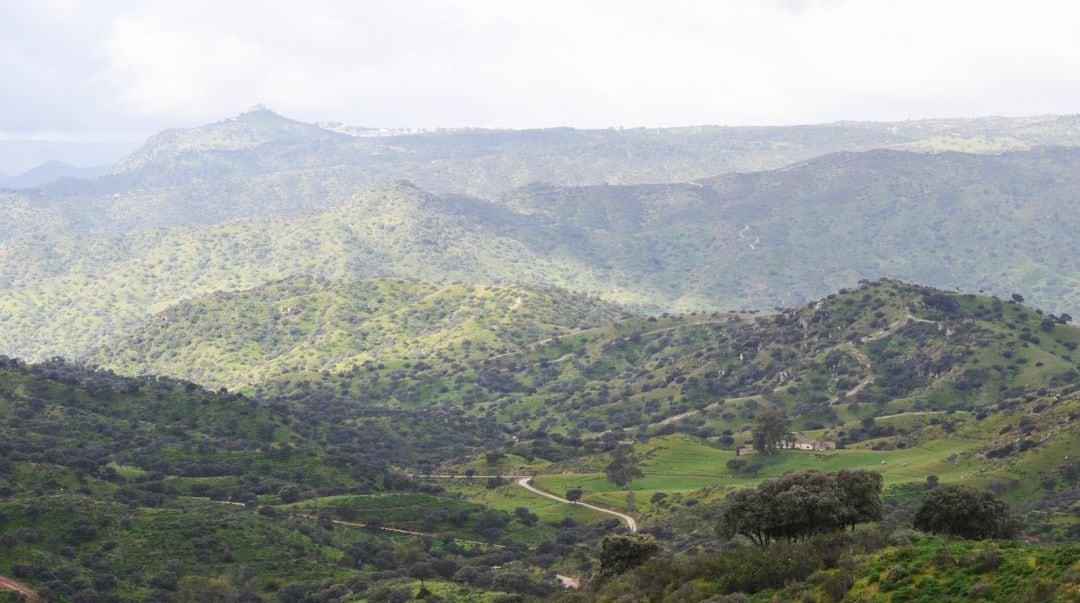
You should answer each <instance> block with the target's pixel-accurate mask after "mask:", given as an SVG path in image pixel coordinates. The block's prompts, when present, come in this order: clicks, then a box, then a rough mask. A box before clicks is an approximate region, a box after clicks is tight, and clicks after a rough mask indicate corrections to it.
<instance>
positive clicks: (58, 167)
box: [0, 161, 105, 189]
mask: <svg viewBox="0 0 1080 603" xmlns="http://www.w3.org/2000/svg"><path fill="white" fill-rule="evenodd" d="M104 169H105V168H103V167H75V166H73V165H71V164H70V163H64V162H63V161H48V162H46V163H43V164H41V165H39V166H37V167H36V168H33V169H30V170H27V171H25V172H23V173H21V174H19V175H18V176H9V177H7V178H0V187H3V188H11V189H22V188H37V187H39V186H41V185H43V184H48V183H50V182H55V181H57V180H61V179H63V178H93V177H94V176H97V175H98V174H100V173H102V171H104Z"/></svg>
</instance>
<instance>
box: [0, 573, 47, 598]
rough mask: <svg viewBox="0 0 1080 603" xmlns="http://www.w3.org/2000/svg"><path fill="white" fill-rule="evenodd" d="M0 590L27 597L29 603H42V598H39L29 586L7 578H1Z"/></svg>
mask: <svg viewBox="0 0 1080 603" xmlns="http://www.w3.org/2000/svg"><path fill="white" fill-rule="evenodd" d="M0 590H7V591H11V592H16V593H19V594H21V595H22V596H24V597H26V600H27V601H29V603H40V601H41V597H39V596H38V594H37V593H36V592H34V591H33V590H32V589H31V588H30V587H29V586H27V585H25V584H23V583H21V582H16V581H14V580H12V579H11V578H5V577H3V576H0Z"/></svg>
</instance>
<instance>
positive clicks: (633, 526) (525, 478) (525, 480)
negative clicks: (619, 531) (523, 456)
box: [410, 474, 637, 533]
mask: <svg viewBox="0 0 1080 603" xmlns="http://www.w3.org/2000/svg"><path fill="white" fill-rule="evenodd" d="M410 476H412V477H426V478H435V479H459V478H462V477H465V476H463V475H449V474H431V475H416V474H410ZM471 477H473V478H479V479H486V478H493V477H498V478H502V479H512V480H516V481H517V485H519V486H521V487H522V488H525V489H526V490H528V491H529V492H532V493H533V494H539V495H540V496H543V497H544V498H550V499H551V500H557V501H559V502H561V503H565V504H568V505H578V506H581V507H588V508H589V509H592V510H593V511H599V512H600V513H607V514H608V515H614V516H615V517H618V518H619V519H621V520H623V522H625V523H626V527H628V528H630V532H631V533H634V532H637V522H636V521H634V518H633V517H630V516H629V515H626V514H625V513H619V512H618V511H612V510H611V509H605V508H604V507H598V506H596V505H590V504H589V503H583V502H574V501H570V500H566V499H565V498H562V497H559V496H555V495H554V494H552V493H550V492H545V491H543V490H540V489H539V488H537V487H535V486H533V485H532V484H531V483H529V482H531V481H532V478H533V476H531V475H473V476H471Z"/></svg>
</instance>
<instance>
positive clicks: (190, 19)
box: [0, 0, 1080, 142]
mask: <svg viewBox="0 0 1080 603" xmlns="http://www.w3.org/2000/svg"><path fill="white" fill-rule="evenodd" d="M1078 21H1080V7H1078V6H1076V5H1074V4H1073V3H1069V2H1061V1H1051V0H1043V1H1036V2H1030V3H1026V4H1025V6H1024V9H1023V10H1016V8H1015V5H1014V4H1012V3H1010V2H1004V1H997V2H968V1H962V2H952V3H949V4H948V5H944V6H943V5H941V4H940V3H935V2H928V1H917V2H911V3H904V4H903V5H897V4H896V3H889V2H885V1H880V0H872V1H863V2H853V1H850V0H770V1H764V2H747V1H740V2H724V3H714V2H691V1H684V2H675V3H668V4H665V5H664V6H663V7H662V8H657V7H656V6H655V5H653V4H652V3H648V2H608V1H602V2H591V3H580V2H544V3H539V2H523V3H513V4H508V3H499V2H487V1H471V2H470V1H465V0H447V1H434V0H410V1H407V2H401V3H394V4H392V5H388V4H385V3H377V2H357V3H354V2H328V3H320V4H318V5H315V6H309V5H303V6H301V5H293V4H290V3H286V2H277V3H275V2H270V3H265V2H259V3H255V2H233V3H228V4H227V5H224V6H217V5H214V4H211V3H209V2H194V3H185V4H183V5H177V4H173V3H132V2H121V1H116V2H103V3H95V4H94V5H93V6H77V5H72V4H70V3H67V2H62V1H46V2H36V1H35V2H29V1H18V0H16V1H14V2H9V3H5V4H4V5H3V6H0V51H2V52H0V81H4V82H5V83H6V84H8V85H5V86H4V87H3V88H2V91H0V109H2V111H0V138H4V139H9V140H10V139H30V140H74V141H127V142H131V141H139V140H143V139H145V138H146V137H147V136H149V135H151V134H153V133H155V132H157V131H160V130H162V129H166V128H172V127H191V126H196V125H200V124H204V123H211V122H215V121H219V120H221V119H224V118H227V117H228V116H231V115H235V114H237V113H240V112H241V111H243V110H244V109H246V108H247V107H248V106H250V105H252V104H254V103H264V104H266V105H267V106H269V107H270V108H272V109H274V110H275V111H276V112H278V113H280V114H282V115H284V116H287V117H290V118H293V119H297V120H299V121H304V122H309V123H313V122H318V121H341V122H345V123H349V124H352V125H357V126H366V127H388V128H425V129H431V128H439V127H445V128H458V127H482V128H512V129H530V128H538V127H559V126H567V127H576V128H607V127H676V126H693V125H728V126H742V125H761V126H769V125H777V126H783V125H798V124H813V123H831V122H836V121H903V120H912V119H928V118H976V117H984V116H1034V115H1047V114H1075V113H1076V112H1077V111H1078V110H1077V105H1076V99H1077V98H1080V39H1077V38H1076V36H1074V35H1073V32H1072V28H1073V25H1074V24H1075V23H1076V22H1078Z"/></svg>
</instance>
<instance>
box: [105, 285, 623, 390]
mask: <svg viewBox="0 0 1080 603" xmlns="http://www.w3.org/2000/svg"><path fill="white" fill-rule="evenodd" d="M625 315H626V313H625V312H624V311H622V310H621V309H620V308H618V307H617V306H615V305H613V304H607V303H602V302H599V301H597V300H593V299H588V298H586V297H584V296H581V295H574V294H569V293H567V292H565V291H558V290H545V289H538V288H535V287H507V286H503V287H487V286H479V285H476V286H469V285H459V284H450V285H444V286H437V285H426V284H420V283H412V282H407V281H401V280H398V279H373V280H367V281H362V282H332V283H331V282H327V281H323V280H318V279H311V278H307V277H294V278H291V279H288V280H284V281H278V282H274V283H271V284H269V285H266V286H263V287H259V288H256V289H254V290H250V291H242V292H237V293H218V294H214V295H211V296H209V297H207V298H200V299H198V300H194V301H191V302H185V303H181V304H179V305H177V306H175V307H173V308H170V309H169V310H167V311H165V312H163V313H162V314H159V315H156V316H155V317H154V318H153V319H152V320H151V321H150V322H149V323H147V324H146V325H145V326H143V327H142V328H140V329H139V330H137V331H135V332H134V333H133V334H131V335H129V336H127V337H124V338H121V339H118V340H115V341H112V342H110V343H109V344H108V345H107V346H105V347H103V348H101V349H98V350H95V351H94V352H93V353H91V354H90V355H88V356H87V357H86V358H85V360H86V361H88V362H90V363H94V364H98V365H100V366H102V367H105V368H111V369H115V370H117V371H120V372H127V373H145V374H156V375H176V374H182V375H184V376H185V378H187V379H190V380H192V381H196V382H198V383H201V384H204V385H207V386H211V387H220V386H227V387H230V388H234V387H242V386H250V385H254V384H257V383H262V382H265V381H267V380H270V379H272V378H273V377H276V376H278V375H281V374H283V373H286V372H292V373H297V372H303V371H310V372H319V371H324V370H326V371H338V370H345V369H349V368H351V367H353V366H356V365H362V364H364V363H368V362H382V361H391V362H400V361H402V360H406V359H414V360H422V359H425V358H430V357H436V356H439V355H453V356H454V357H455V358H459V359H462V360H470V359H471V360H476V359H480V358H487V357H489V356H494V355H497V354H503V353H508V352H513V351H520V350H521V349H522V347H523V346H525V345H527V344H529V343H532V342H535V341H538V340H542V339H546V338H551V337H556V336H558V335H563V334H566V333H571V332H574V331H576V330H580V329H584V328H587V327H596V326H599V325H602V324H606V323H609V322H612V321H614V320H616V319H618V318H621V317H623V316H625Z"/></svg>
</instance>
